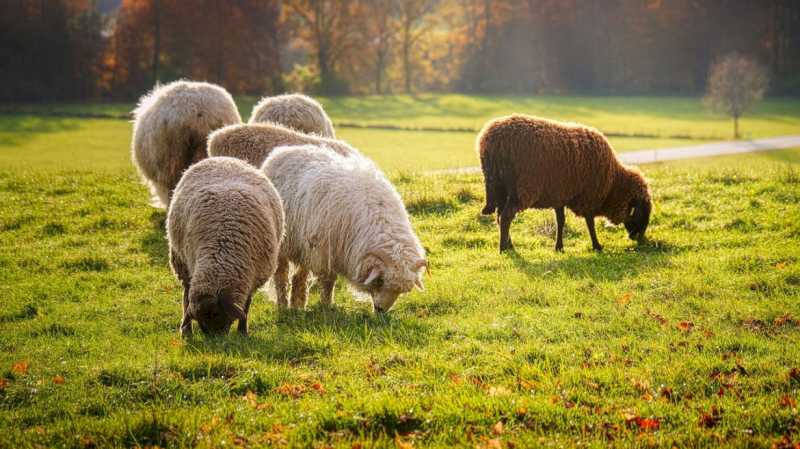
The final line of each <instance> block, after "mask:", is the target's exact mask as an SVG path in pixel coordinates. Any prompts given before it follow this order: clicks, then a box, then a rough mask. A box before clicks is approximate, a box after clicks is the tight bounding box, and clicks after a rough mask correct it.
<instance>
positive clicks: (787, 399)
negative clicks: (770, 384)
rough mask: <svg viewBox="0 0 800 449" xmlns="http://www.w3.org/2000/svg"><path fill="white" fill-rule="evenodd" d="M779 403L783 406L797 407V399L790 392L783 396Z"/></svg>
mask: <svg viewBox="0 0 800 449" xmlns="http://www.w3.org/2000/svg"><path fill="white" fill-rule="evenodd" d="M778 404H779V405H780V406H781V407H783V408H797V401H796V400H795V399H794V398H793V397H791V396H789V395H788V394H785V395H783V396H781V399H780V401H778Z"/></svg>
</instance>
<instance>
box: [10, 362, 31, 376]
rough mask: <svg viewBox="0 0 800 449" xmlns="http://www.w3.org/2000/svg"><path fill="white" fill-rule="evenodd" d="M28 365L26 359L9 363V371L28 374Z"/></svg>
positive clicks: (21, 374) (22, 374)
mask: <svg viewBox="0 0 800 449" xmlns="http://www.w3.org/2000/svg"><path fill="white" fill-rule="evenodd" d="M28 367H29V364H28V362H27V361H20V362H16V363H13V364H11V372H12V373H14V374H19V375H20V376H24V375H26V374H28Z"/></svg>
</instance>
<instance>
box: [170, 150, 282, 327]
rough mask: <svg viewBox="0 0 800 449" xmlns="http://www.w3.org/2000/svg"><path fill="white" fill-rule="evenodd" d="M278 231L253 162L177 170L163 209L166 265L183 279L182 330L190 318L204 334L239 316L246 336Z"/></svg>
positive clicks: (278, 208)
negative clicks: (252, 305)
mask: <svg viewBox="0 0 800 449" xmlns="http://www.w3.org/2000/svg"><path fill="white" fill-rule="evenodd" d="M283 230H284V215H283V207H282V204H281V199H280V197H279V196H278V192H277V191H276V190H275V187H273V185H272V183H271V182H270V181H269V179H267V177H266V176H264V173H263V172H261V171H259V170H257V169H256V168H255V167H252V166H251V165H249V164H247V163H246V162H244V161H241V160H239V159H235V158H230V157H212V158H208V159H205V160H203V161H201V162H198V163H197V164H194V165H193V166H191V167H190V168H189V170H187V171H186V173H184V175H183V177H182V178H181V180H180V182H179V183H178V186H177V188H176V189H175V195H174V196H173V198H172V203H171V204H170V208H169V213H168V214H167V235H168V238H169V249H170V264H171V266H172V269H173V271H174V272H175V275H176V276H177V278H178V279H179V280H180V281H181V282H182V284H183V319H182V321H181V325H180V329H181V334H182V335H184V336H186V335H190V334H191V332H192V319H195V320H197V321H198V322H199V324H200V329H202V330H203V332H204V333H207V334H219V333H227V332H228V330H229V329H230V326H231V324H232V323H233V321H234V320H239V326H238V331H239V333H241V334H244V335H246V334H247V315H248V312H249V311H250V302H251V301H252V298H253V293H254V292H255V291H256V290H257V289H258V288H259V287H261V286H262V285H264V283H266V282H267V280H269V278H270V277H272V275H273V274H274V273H275V268H276V267H277V262H278V252H279V250H280V244H281V240H282V239H283Z"/></svg>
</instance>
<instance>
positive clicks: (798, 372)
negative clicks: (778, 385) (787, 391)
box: [788, 368, 800, 382]
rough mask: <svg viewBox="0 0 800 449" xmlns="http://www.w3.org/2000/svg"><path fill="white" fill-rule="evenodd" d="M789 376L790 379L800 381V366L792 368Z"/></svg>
mask: <svg viewBox="0 0 800 449" xmlns="http://www.w3.org/2000/svg"><path fill="white" fill-rule="evenodd" d="M788 376H789V380H790V381H792V380H793V381H795V382H800V369H798V368H792V369H790V370H789V373H788Z"/></svg>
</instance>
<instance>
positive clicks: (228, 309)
mask: <svg viewBox="0 0 800 449" xmlns="http://www.w3.org/2000/svg"><path fill="white" fill-rule="evenodd" d="M219 304H220V306H222V310H224V311H225V314H227V315H228V316H229V317H230V318H233V319H235V320H244V319H247V316H245V314H244V309H242V306H241V305H239V304H237V303H236V301H234V300H233V298H232V297H231V296H230V295H227V294H224V293H223V294H221V295H220V297H219Z"/></svg>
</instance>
